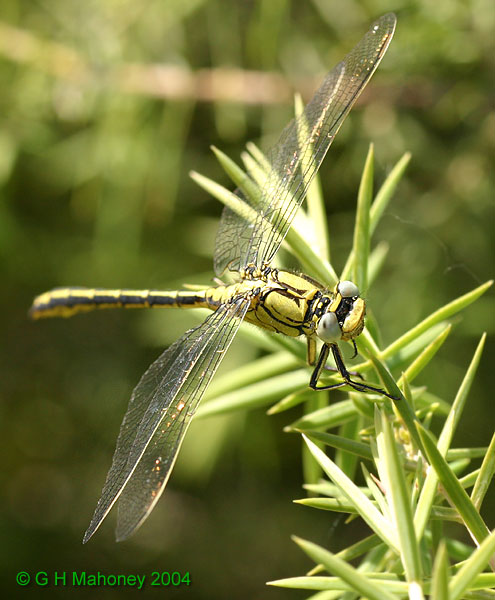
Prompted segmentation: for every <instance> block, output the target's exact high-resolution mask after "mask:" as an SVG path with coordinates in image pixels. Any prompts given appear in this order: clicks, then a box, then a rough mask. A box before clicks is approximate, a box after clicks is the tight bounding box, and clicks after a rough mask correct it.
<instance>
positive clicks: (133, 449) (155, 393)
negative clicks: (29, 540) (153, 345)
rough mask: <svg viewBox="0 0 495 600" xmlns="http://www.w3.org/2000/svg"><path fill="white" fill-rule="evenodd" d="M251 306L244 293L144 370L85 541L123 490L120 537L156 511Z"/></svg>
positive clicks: (123, 424) (121, 495) (120, 509)
mask: <svg viewBox="0 0 495 600" xmlns="http://www.w3.org/2000/svg"><path fill="white" fill-rule="evenodd" d="M248 306H249V299H246V298H244V297H240V298H238V299H237V300H234V301H233V302H231V303H229V304H224V305H222V306H221V307H220V308H219V309H218V310H217V311H216V312H214V313H212V314H211V315H210V316H209V317H208V318H207V319H206V320H205V321H204V323H202V324H201V325H200V326H199V327H196V328H194V329H190V330H189V331H188V332H186V333H185V335H184V336H183V337H182V338H180V339H179V340H178V341H177V342H175V343H174V344H172V346H170V348H168V349H167V350H166V351H165V352H164V353H163V354H162V355H161V356H160V357H159V358H158V359H157V360H156V361H155V362H154V363H153V364H152V365H151V366H150V368H149V369H148V370H147V371H146V373H145V374H144V375H143V377H142V378H141V380H140V382H139V383H138V385H137V386H136V388H135V389H134V391H133V393H132V396H131V400H130V402H129V407H128V410H127V413H126V415H125V417H124V420H123V422H122V425H121V428H120V433H119V437H118V439H117V447H116V449H115V453H114V456H113V461H112V466H111V467H110V470H109V472H108V475H107V479H106V481H105V485H104V487H103V490H102V493H101V497H100V500H99V501H98V504H97V506H96V510H95V513H94V515H93V518H92V520H91V523H90V525H89V527H88V530H87V531H86V533H85V535H84V540H83V541H84V542H87V541H88V540H89V538H90V537H91V536H92V535H93V534H94V532H95V531H96V530H97V529H98V527H99V526H100V524H101V523H102V521H103V519H104V518H105V517H106V515H107V514H108V512H109V511H110V509H111V508H112V506H113V504H114V503H115V502H116V500H117V499H118V498H119V496H120V502H119V519H118V526H117V539H118V540H122V539H125V538H126V537H128V536H129V535H131V534H132V533H133V532H134V531H135V530H136V529H137V528H138V527H139V526H140V525H141V523H142V522H143V521H144V520H145V519H146V517H147V516H148V515H149V513H150V512H151V511H152V509H153V507H154V506H155V503H156V502H157V500H158V498H159V497H160V495H161V493H162V492H163V489H164V488H165V484H166V483H167V481H168V478H169V476H170V473H171V471H172V468H173V466H174V463H175V460H176V458H177V453H178V451H179V448H180V446H181V444H182V440H183V438H184V435H185V433H186V430H187V427H188V425H189V423H190V421H191V418H192V416H193V414H194V412H195V411H196V408H197V406H198V404H199V402H200V400H201V398H202V396H203V394H204V392H205V390H206V387H207V386H208V384H209V382H210V380H211V378H212V376H213V374H214V373H215V371H216V369H217V367H218V365H219V364H220V361H221V359H222V358H223V355H224V353H225V351H226V350H227V348H228V347H229V345H230V343H231V341H232V339H233V337H234V335H235V333H236V331H237V329H238V327H239V325H240V323H241V321H242V319H243V317H244V315H245V313H246V311H247V308H248Z"/></svg>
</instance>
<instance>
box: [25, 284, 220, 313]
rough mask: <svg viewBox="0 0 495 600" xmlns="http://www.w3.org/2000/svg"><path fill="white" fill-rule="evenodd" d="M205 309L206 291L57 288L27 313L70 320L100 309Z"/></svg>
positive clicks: (206, 305) (39, 298)
mask: <svg viewBox="0 0 495 600" xmlns="http://www.w3.org/2000/svg"><path fill="white" fill-rule="evenodd" d="M173 307H182V308H188V307H191V308H192V307H194V308H197V307H206V308H209V305H208V303H207V301H206V299H205V291H203V290H202V291H175V292H160V291H154V290H106V289H97V288H96V289H91V288H74V287H69V288H57V289H54V290H51V291H50V292H45V293H44V294H41V295H40V296H37V297H36V298H35V299H34V302H33V305H32V306H31V309H30V310H29V316H30V317H31V318H33V319H41V318H43V317H71V316H72V315H75V314H77V313H80V312H86V311H90V310H95V309H99V308H173Z"/></svg>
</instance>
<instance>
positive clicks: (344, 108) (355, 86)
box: [215, 13, 396, 275]
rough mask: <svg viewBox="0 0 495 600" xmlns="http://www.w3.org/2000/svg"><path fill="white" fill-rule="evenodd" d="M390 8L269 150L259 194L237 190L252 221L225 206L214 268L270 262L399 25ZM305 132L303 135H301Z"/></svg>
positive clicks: (235, 267) (330, 75)
mask: <svg viewBox="0 0 495 600" xmlns="http://www.w3.org/2000/svg"><path fill="white" fill-rule="evenodd" d="M395 24H396V18H395V15H394V14H392V13H390V14H387V15H384V16H382V17H381V18H380V19H378V20H377V21H375V23H373V25H372V26H371V28H370V29H369V31H368V32H367V33H366V35H365V36H364V37H363V38H362V40H361V41H360V42H359V43H358V44H357V46H355V48H354V49H353V50H352V51H351V52H350V53H349V54H348V55H347V56H346V57H345V58H344V60H343V61H342V62H340V63H339V64H338V65H337V66H336V67H335V68H334V69H333V70H332V71H330V73H329V74H328V75H327V76H326V78H325V80H324V81H323V83H322V85H321V86H320V88H319V89H318V90H317V92H316V93H315V95H314V97H313V98H312V100H311V101H310V103H309V104H308V105H307V106H306V109H305V110H304V112H303V113H302V115H301V116H300V117H299V118H298V119H295V120H293V121H291V122H290V123H289V125H288V126H287V127H286V128H285V130H284V131H283V133H282V135H281V137H280V139H279V141H278V142H277V144H276V145H275V146H274V147H273V148H272V149H271V150H270V151H269V153H268V160H269V164H270V169H269V171H268V174H267V177H266V181H265V183H264V184H263V187H262V189H261V194H260V197H259V198H258V199H248V198H246V197H245V196H244V195H243V194H242V192H241V191H240V190H236V191H235V192H234V193H235V194H236V195H237V196H239V197H240V198H241V199H242V200H244V201H245V202H247V203H248V204H249V205H250V206H251V207H252V208H253V209H254V210H255V211H256V213H257V217H256V221H255V222H254V223H253V222H248V221H247V220H246V219H244V218H243V217H242V216H240V215H239V214H237V213H236V212H234V211H232V210H231V209H229V208H228V207H226V208H224V211H223V214H222V220H221V222H220V228H219V231H218V234H217V239H216V249H215V271H216V273H217V274H218V275H221V274H222V273H223V271H224V270H225V269H226V268H228V269H230V270H232V271H239V270H240V269H242V268H243V267H245V266H246V265H248V264H251V263H253V264H255V265H258V266H262V265H263V263H269V262H270V261H271V260H272V258H273V257H274V255H275V253H276V252H277V250H278V249H279V247H280V244H281V243H282V240H283V239H284V237H285V235H286V233H287V231H288V229H289V227H290V225H291V223H292V220H293V218H294V216H295V214H296V211H297V209H298V208H299V206H300V205H301V203H302V201H303V199H304V196H305V194H306V190H307V189H308V186H309V184H310V183H311V180H312V179H313V177H314V175H315V173H316V172H317V171H318V168H319V167H320V164H321V162H322V160H323V158H324V157H325V154H326V152H327V150H328V148H329V147H330V144H331V143H332V142H333V139H334V137H335V135H336V134H337V132H338V130H339V128H340V126H341V125H342V123H343V121H344V119H345V118H346V116H347V114H348V113H349V111H350V109H351V107H352V105H353V104H354V102H355V101H356V99H357V98H358V96H359V94H360V93H361V92H362V90H363V89H364V87H365V86H366V84H367V83H368V81H369V79H370V78H371V76H372V75H373V73H374V71H375V69H376V68H377V66H378V64H379V63H380V60H381V59H382V57H383V55H384V54H385V52H386V50H387V48H388V45H389V43H390V40H391V39H392V35H393V33H394V30H395ZM301 134H303V135H301Z"/></svg>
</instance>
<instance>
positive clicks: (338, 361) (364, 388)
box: [309, 344, 398, 400]
mask: <svg viewBox="0 0 495 600" xmlns="http://www.w3.org/2000/svg"><path fill="white" fill-rule="evenodd" d="M330 350H332V355H333V358H334V360H335V366H336V367H337V371H338V372H339V373H340V374H341V376H342V379H343V380H344V381H343V382H342V383H334V384H332V385H323V386H319V387H318V386H317V383H318V379H319V377H320V374H321V371H322V370H323V368H324V367H325V363H326V362H327V358H328V354H329V352H330ZM345 385H349V386H350V387H351V388H353V389H355V390H356V391H358V392H364V393H368V392H374V393H375V394H382V395H383V396H387V398H390V399H391V400H398V398H397V397H396V396H392V395H391V394H388V393H387V392H386V391H385V390H382V389H381V388H376V387H373V386H371V385H366V384H364V383H359V382H357V381H353V380H352V379H351V376H350V374H349V371H348V370H347V369H346V367H345V364H344V360H343V358H342V354H341V353H340V350H339V347H338V346H337V344H323V346H322V348H321V352H320V356H319V357H318V362H317V363H316V367H315V368H314V371H313V373H312V375H311V379H310V382H309V387H310V388H311V389H313V390H333V389H337V388H341V387H344V386H345Z"/></svg>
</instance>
